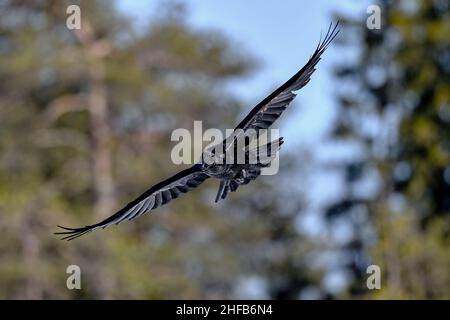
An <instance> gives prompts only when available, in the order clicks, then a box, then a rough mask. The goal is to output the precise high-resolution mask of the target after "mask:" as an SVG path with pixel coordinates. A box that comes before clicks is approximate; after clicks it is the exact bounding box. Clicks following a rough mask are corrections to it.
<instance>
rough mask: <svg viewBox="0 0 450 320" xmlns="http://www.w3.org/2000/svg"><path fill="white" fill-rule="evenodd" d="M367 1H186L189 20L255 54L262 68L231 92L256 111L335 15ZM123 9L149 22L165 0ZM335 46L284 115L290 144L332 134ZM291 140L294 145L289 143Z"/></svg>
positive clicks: (138, 1) (359, 10) (359, 9)
mask: <svg viewBox="0 0 450 320" xmlns="http://www.w3.org/2000/svg"><path fill="white" fill-rule="evenodd" d="M365 2H366V1H350V0H347V1H334V2H333V1H329V0H315V1H302V0H283V1H275V0H268V1H261V0H246V1H237V0H233V1H223V0H185V1H184V3H186V4H187V8H188V13H189V15H188V20H189V22H191V24H192V25H194V26H196V27H199V28H202V27H205V28H214V29H219V30H220V31H221V32H223V33H225V34H226V35H228V36H229V37H230V38H231V39H232V40H233V41H235V42H236V43H237V44H238V45H241V46H242V49H243V50H244V51H245V52H249V53H250V54H252V55H253V56H255V57H256V58H257V59H258V61H259V62H260V64H261V67H260V68H259V70H257V71H256V72H254V73H252V74H251V75H250V76H249V77H246V78H244V79H241V80H237V81H234V82H233V83H231V85H230V90H232V91H233V93H234V94H236V95H238V96H239V97H240V98H241V99H243V100H244V101H245V102H246V103H248V109H247V110H250V109H251V108H252V107H253V106H254V105H255V104H256V103H258V102H259V101H260V100H262V99H263V98H264V97H265V96H266V95H268V94H269V93H270V92H271V91H273V90H274V89H275V88H276V87H277V86H279V85H281V84H282V83H283V82H284V81H286V80H287V79H289V78H290V77H291V76H292V75H293V74H294V73H295V72H297V71H298V69H300V68H301V67H302V66H303V64H304V63H306V61H307V60H308V58H309V57H310V55H311V54H312V52H313V51H314V48H315V46H316V45H317V43H318V41H319V37H320V33H321V32H324V31H326V29H327V27H328V25H329V23H330V22H331V21H333V13H335V12H345V13H347V14H352V15H353V14H358V15H361V14H363V13H364V12H365V10H366V8H367V4H365ZM117 3H118V6H119V8H120V9H121V10H123V11H125V12H127V13H128V14H130V15H131V16H133V17H135V18H136V21H137V23H145V22H147V21H149V19H150V18H151V15H152V14H153V13H154V12H155V10H157V8H158V5H159V3H160V1H159V0H154V1H144V0H134V1H124V0H120V1H118V2H117ZM338 53H339V50H337V49H336V48H333V47H331V48H330V49H329V51H328V52H327V53H326V54H325V55H324V57H323V60H322V61H321V62H320V64H319V66H318V69H317V71H316V72H315V74H314V75H313V77H312V81H311V82H310V83H309V84H308V86H306V87H305V88H304V89H302V91H301V92H300V94H299V95H298V97H297V99H296V100H295V104H293V108H291V109H292V110H290V111H289V113H288V116H287V117H286V116H285V117H284V118H285V119H287V118H289V120H285V122H284V123H283V128H282V129H283V130H282V131H283V133H282V134H283V135H284V136H285V137H286V147H287V148H292V147H295V146H296V145H295V142H294V141H296V142H298V143H301V144H303V145H305V144H308V145H314V144H317V142H318V141H319V140H321V139H322V138H323V137H324V135H325V134H326V132H327V130H328V129H329V127H330V123H331V122H332V119H333V117H334V115H335V112H336V108H335V107H334V105H333V90H334V88H333V83H334V82H333V80H332V77H331V72H330V71H331V67H332V64H333V61H335V59H334V58H333V55H336V54H338ZM289 142H291V143H289Z"/></svg>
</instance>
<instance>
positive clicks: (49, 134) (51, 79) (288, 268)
mask: <svg viewBox="0 0 450 320" xmlns="http://www.w3.org/2000/svg"><path fill="white" fill-rule="evenodd" d="M76 3H78V4H79V6H80V8H81V17H82V23H81V30H74V31H70V30H68V29H67V28H66V18H67V15H66V8H67V6H68V5H69V4H74V2H73V1H70V3H69V1H39V0H34V1H2V2H1V4H0V55H1V59H0V238H1V241H0V286H1V290H0V298H8V299H14V298H34V299H41V298H227V297H228V298H229V297H248V296H249V294H248V292H249V290H250V291H251V290H253V289H254V288H255V283H256V287H257V289H258V288H259V289H258V290H257V296H259V297H261V295H263V294H265V295H266V296H267V297H276V298H296V297H298V294H299V292H300V291H301V290H302V288H305V287H307V286H308V285H309V284H311V283H316V282H318V281H319V280H320V275H319V273H318V272H317V271H314V270H312V268H310V267H308V266H307V265H306V264H305V260H304V253H305V252H307V251H308V250H309V246H310V245H311V244H308V243H307V242H304V241H303V239H302V237H300V236H299V235H298V233H296V231H295V230H294V227H293V226H294V223H293V221H294V219H295V214H296V213H297V212H298V211H299V208H300V204H301V199H299V197H298V196H292V194H290V193H289V191H288V190H281V189H279V188H274V187H273V186H275V185H280V183H279V180H278V179H281V178H279V177H264V179H260V180H261V181H258V182H257V183H254V184H253V185H251V186H249V187H246V188H245V190H244V189H243V190H242V192H240V194H239V195H238V194H236V195H234V194H233V195H232V198H230V199H229V201H227V202H226V203H223V204H220V205H218V206H217V207H213V206H211V203H212V201H211V200H212V199H213V196H214V192H215V189H216V188H217V185H216V184H215V183H214V182H212V181H210V182H207V183H206V184H205V186H202V188H199V189H198V190H195V191H194V192H192V193H190V194H189V196H186V197H182V198H181V199H179V200H177V201H176V202H174V203H171V204H169V205H167V206H165V207H163V208H161V209H160V210H158V211H157V212H154V213H152V215H151V216H146V217H143V218H140V219H139V220H138V221H135V222H134V223H128V224H123V225H121V227H120V228H114V227H112V228H109V229H107V230H105V231H101V232H96V233H93V234H90V235H88V236H86V237H84V238H82V239H79V240H78V241H73V242H70V243H67V242H62V241H59V240H58V239H57V237H55V236H53V235H52V232H54V231H56V227H55V226H56V225H57V224H64V225H74V226H77V225H81V224H90V223H93V222H95V221H97V220H99V219H101V218H102V217H104V216H105V215H109V214H112V213H113V211H114V210H115V209H118V208H119V207H120V206H121V205H122V204H124V203H126V202H127V201H129V200H130V199H131V198H133V197H135V196H136V195H138V194H140V193H141V192H142V191H143V190H145V189H146V188H147V187H149V185H151V184H152V183H155V182H157V181H159V180H160V179H163V178H166V177H168V176H169V175H171V174H173V173H174V172H176V171H178V170H179V169H180V168H178V167H176V166H175V165H173V164H171V162H170V161H169V157H170V149H171V147H172V146H173V144H171V143H169V141H170V134H171V132H172V131H173V129H175V128H178V127H185V128H188V129H192V126H193V121H194V120H203V126H204V128H207V127H212V126H219V125H220V126H223V124H224V123H226V124H229V127H233V126H232V125H233V124H234V123H235V120H236V117H237V115H238V112H239V111H240V107H241V106H240V104H239V101H237V99H235V98H234V97H233V96H232V95H230V94H229V92H227V91H226V90H225V89H224V87H225V84H226V81H228V80H229V79H232V78H233V77H237V76H241V75H244V74H246V72H248V71H249V70H251V68H252V67H253V66H254V61H253V59H250V58H247V57H248V54H245V53H244V52H243V50H242V49H241V48H237V47H235V46H234V45H233V43H232V42H231V41H230V40H229V39H227V38H226V37H225V36H224V35H223V34H221V33H218V32H213V31H209V30H197V29H195V30H194V29H193V28H191V27H190V26H189V25H188V23H187V22H186V20H185V12H184V7H183V6H182V5H180V4H179V3H176V2H171V3H170V4H169V5H166V6H164V7H163V9H162V10H160V11H159V13H158V15H155V16H153V17H152V18H153V21H152V22H151V23H150V24H149V25H148V26H147V27H145V29H144V30H139V32H137V31H136V30H135V29H133V26H132V24H131V22H130V20H129V18H127V17H125V16H123V15H121V14H120V12H118V11H117V10H116V8H115V7H114V6H113V5H111V2H110V1H80V2H76ZM193 160H196V159H193ZM287 169H288V168H287ZM255 190H258V192H255ZM291 193H292V192H291ZM250 194H251V197H250V196H249V195H250ZM249 199H250V200H249ZM292 199H296V200H292ZM287 203H289V205H286V204H287ZM71 264H76V265H79V266H80V268H81V271H82V290H79V291H78V290H74V291H70V290H68V289H67V288H66V278H67V276H68V275H67V274H66V273H65V271H66V268H67V266H68V265H71ZM249 279H250V280H251V279H256V282H255V281H253V282H251V281H250V282H249V281H248V280H249ZM258 284H260V285H259V286H258ZM249 288H250V289H249ZM252 288H253V289H252ZM253 291H254V290H253Z"/></svg>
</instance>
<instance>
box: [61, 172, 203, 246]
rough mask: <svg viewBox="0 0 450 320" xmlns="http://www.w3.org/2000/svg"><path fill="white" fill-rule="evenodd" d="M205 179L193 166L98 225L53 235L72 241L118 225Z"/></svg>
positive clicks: (150, 190)
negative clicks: (97, 230) (94, 231)
mask: <svg viewBox="0 0 450 320" xmlns="http://www.w3.org/2000/svg"><path fill="white" fill-rule="evenodd" d="M207 178H208V175H206V174H205V173H203V172H202V171H201V166H200V165H194V166H193V167H191V168H189V169H186V170H183V171H181V172H179V173H177V174H176V175H174V176H173V177H171V178H169V179H167V180H164V181H162V182H160V183H158V184H156V185H154V186H153V187H151V188H150V189H148V190H147V191H145V192H144V193H143V194H142V195H140V196H139V197H138V198H137V199H135V200H134V201H132V202H130V203H128V204H127V205H126V206H125V207H124V208H122V209H121V210H119V211H118V212H116V213H115V214H113V215H112V216H110V217H109V218H107V219H105V220H103V221H101V222H99V223H96V224H93V225H88V226H85V227H81V228H66V227H61V226H60V228H62V229H64V230H65V231H61V232H56V233H55V234H58V235H61V236H63V237H62V238H61V239H62V240H73V239H75V238H78V237H80V236H82V235H84V234H86V233H88V232H91V231H93V230H96V229H99V228H103V229H104V228H106V227H109V226H110V225H112V224H119V223H121V222H123V221H125V220H132V219H135V218H137V217H139V216H141V215H143V214H144V213H147V212H149V211H151V210H154V209H156V208H159V207H160V206H162V205H164V204H166V203H168V202H170V201H171V200H173V199H176V198H178V197H179V196H180V195H181V194H183V193H186V192H189V191H191V190H192V189H194V188H196V187H198V186H199V185H200V184H201V183H202V182H203V181H205V180H206V179H207Z"/></svg>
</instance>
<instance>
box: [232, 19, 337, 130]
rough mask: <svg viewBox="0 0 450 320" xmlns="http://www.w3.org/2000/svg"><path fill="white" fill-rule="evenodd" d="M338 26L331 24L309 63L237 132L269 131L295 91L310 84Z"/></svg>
mask: <svg viewBox="0 0 450 320" xmlns="http://www.w3.org/2000/svg"><path fill="white" fill-rule="evenodd" d="M338 25H339V22H338V23H336V24H335V25H334V26H333V24H330V26H329V28H328V31H327V33H326V35H325V37H324V39H323V40H321V41H319V44H318V45H317V48H316V50H315V51H314V53H313V54H312V56H311V58H310V59H309V60H308V62H307V63H306V64H305V65H304V66H303V67H302V68H301V69H300V70H299V71H298V72H297V73H296V74H295V75H294V76H293V77H292V78H290V79H289V80H288V81H286V83H284V84H283V85H282V86H280V87H279V88H278V89H276V90H275V91H274V92H272V93H271V94H270V95H269V96H267V97H266V98H265V99H264V100H263V101H261V102H260V103H259V104H258V105H256V106H255V107H254V108H253V109H252V110H251V111H250V113H249V114H248V115H247V116H246V117H245V118H244V119H243V120H242V121H241V122H240V123H239V124H238V126H237V127H236V128H235V130H236V129H242V130H244V132H245V131H247V130H248V129H255V131H258V130H260V129H267V128H269V127H270V126H271V125H272V124H273V123H274V122H275V121H276V120H277V119H278V118H279V117H280V115H281V113H282V112H283V111H284V110H285V109H286V108H287V107H288V105H289V104H290V103H291V101H292V100H294V98H295V97H296V94H295V93H294V91H297V90H300V89H301V88H303V87H304V86H305V85H306V84H307V83H308V82H309V80H310V78H311V75H312V74H313V72H314V71H315V70H316V69H315V67H316V65H317V63H318V62H319V61H320V59H321V55H322V54H323V53H324V52H325V50H326V49H327V48H328V46H329V45H330V43H331V42H332V41H333V39H334V38H335V37H336V36H337V34H338V33H339V29H338Z"/></svg>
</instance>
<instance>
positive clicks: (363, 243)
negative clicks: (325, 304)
mask: <svg viewBox="0 0 450 320" xmlns="http://www.w3.org/2000/svg"><path fill="white" fill-rule="evenodd" d="M379 5H380V6H381V11H382V16H383V20H384V21H383V27H382V29H381V30H368V29H366V28H364V24H361V26H363V27H362V28H361V29H360V30H359V31H360V32H362V34H363V38H364V39H365V40H366V44H365V45H362V49H363V50H362V55H361V57H360V58H359V59H358V60H357V61H356V62H355V63H354V64H352V65H350V66H345V67H344V68H342V69H341V70H340V71H339V72H338V75H339V76H340V77H341V80H344V81H347V80H348V79H353V80H356V83H360V84H361V85H362V87H361V90H360V91H359V92H358V93H357V94H353V93H349V92H345V93H344V94H343V98H342V103H341V111H342V112H341V117H340V120H339V122H338V124H337V126H336V128H337V130H336V132H335V137H337V138H339V139H348V137H349V136H350V137H352V138H353V140H352V141H358V143H359V144H361V145H363V146H364V148H365V149H366V150H369V152H368V154H366V155H365V158H364V159H357V160H356V161H355V162H353V161H352V162H351V163H349V164H346V165H345V168H344V170H347V171H348V170H349V168H351V167H352V166H355V165H358V166H360V168H362V170H361V172H360V174H359V175H358V176H357V177H356V179H353V180H351V179H348V180H347V183H349V184H356V183H358V182H359V181H361V180H363V179H364V178H365V177H367V173H368V171H369V170H370V169H371V168H374V167H375V168H377V174H378V175H379V177H380V178H381V180H380V184H379V186H378V191H377V192H376V194H374V195H372V196H370V197H369V199H367V198H360V196H358V195H357V194H355V192H348V193H347V194H346V195H345V196H344V200H342V201H351V202H352V203H354V205H350V206H348V207H347V208H346V209H347V210H344V211H343V212H342V213H341V214H342V215H344V216H345V215H347V214H348V213H350V212H352V211H354V210H355V209H357V206H360V204H361V203H363V204H364V206H365V208H366V209H368V210H369V212H370V218H369V221H367V222H366V223H367V224H368V225H371V226H372V229H373V230H374V232H375V234H376V240H368V239H367V237H363V236H361V235H359V236H357V237H356V238H355V239H354V240H353V243H359V246H357V247H353V249H355V248H356V250H355V251H356V252H357V255H355V256H359V257H360V261H361V257H362V256H364V253H367V252H369V253H370V254H371V255H370V258H368V259H365V260H364V259H363V260H364V263H360V264H359V265H358V264H356V263H353V266H356V268H354V269H353V273H354V275H355V276H356V279H357V280H356V281H355V284H357V283H361V282H363V281H364V280H363V279H364V277H365V273H364V272H365V267H366V266H367V264H371V263H373V264H378V265H380V266H381V270H382V275H383V282H382V283H383V285H382V290H381V291H379V292H369V291H367V290H361V289H360V288H359V289H358V288H357V285H354V286H353V287H351V289H350V294H352V293H353V294H358V295H360V296H363V297H368V298H371V297H377V298H447V299H448V298H449V296H450V291H449V288H450V273H449V270H450V260H449V255H448V250H449V229H450V218H449V213H450V201H449V199H450V179H449V177H450V176H449V173H450V147H449V146H450V135H449V132H450V131H449V117H448V115H447V113H448V112H449V111H448V110H450V95H449V92H450V81H449V79H450V69H449V67H448V66H449V65H450V38H449V36H448V30H449V21H450V19H449V18H450V8H449V6H448V3H447V2H445V1H431V0H427V1H414V2H411V3H410V5H411V7H412V10H408V9H407V8H406V7H408V4H407V1H398V2H397V1H379ZM350 24H351V22H350V21H347V22H346V25H350ZM346 32H348V33H350V32H351V30H350V28H349V30H347V28H345V30H344V33H346ZM348 38H349V39H350V36H349V37H348ZM380 79H381V80H380ZM352 115H353V118H354V119H358V120H357V121H349V120H348V119H350V118H351V117H352ZM354 115H357V116H356V117H355V116H354ZM370 117H372V118H370ZM370 119H372V121H376V122H377V123H378V126H379V129H378V130H377V131H376V132H375V133H374V132H373V131H372V133H370V132H369V133H368V132H364V130H361V127H363V126H364V125H371V122H372V121H371V120H370ZM361 123H362V125H361ZM343 133H346V135H344V134H343ZM354 178H355V177H354ZM350 264H351V263H350Z"/></svg>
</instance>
